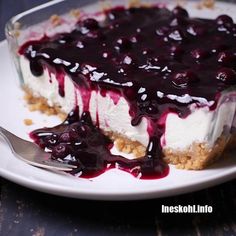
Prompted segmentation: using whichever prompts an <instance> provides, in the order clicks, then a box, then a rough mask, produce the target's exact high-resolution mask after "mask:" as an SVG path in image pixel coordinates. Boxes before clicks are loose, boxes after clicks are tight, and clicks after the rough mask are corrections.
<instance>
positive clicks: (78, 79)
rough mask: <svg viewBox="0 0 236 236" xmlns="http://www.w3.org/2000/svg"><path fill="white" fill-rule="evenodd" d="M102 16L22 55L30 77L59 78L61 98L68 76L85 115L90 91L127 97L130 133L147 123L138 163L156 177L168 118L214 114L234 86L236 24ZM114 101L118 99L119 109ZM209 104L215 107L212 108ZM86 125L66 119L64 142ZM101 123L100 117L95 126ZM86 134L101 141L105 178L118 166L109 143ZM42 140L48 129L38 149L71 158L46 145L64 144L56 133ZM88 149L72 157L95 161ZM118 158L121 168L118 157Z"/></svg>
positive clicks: (170, 14) (121, 11)
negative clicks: (107, 169)
mask: <svg viewBox="0 0 236 236" xmlns="http://www.w3.org/2000/svg"><path fill="white" fill-rule="evenodd" d="M105 16H106V17H105V20H104V21H102V22H98V21H96V20H95V19H92V18H89V19H86V20H80V21H79V22H78V23H77V24H76V27H75V29H74V30H73V31H72V32H71V33H63V34H58V35H55V36H54V37H51V38H48V37H47V36H44V37H43V38H42V39H41V40H38V41H29V42H27V43H25V44H24V45H23V46H22V47H21V48H20V50H19V53H20V54H21V55H24V56H25V57H26V58H27V59H28V60H29V61H30V69H31V72H32V74H33V75H35V76H39V75H41V74H42V73H43V68H44V67H47V68H50V70H52V72H53V73H55V74H56V75H57V79H58V82H59V93H60V95H61V96H64V75H65V74H69V75H70V77H71V78H72V80H73V81H74V82H75V84H76V86H78V87H79V89H80V90H81V91H82V100H83V112H85V113H84V114H87V116H88V112H89V109H88V108H89V106H88V104H89V100H90V97H91V91H96V92H100V93H101V94H102V95H103V96H106V91H112V92H114V94H117V96H118V97H119V96H122V97H124V98H125V99H126V101H127V102H128V104H129V107H130V115H131V117H132V122H131V123H132V125H133V126H136V125H138V124H139V123H140V122H141V120H142V118H143V117H145V118H147V120H148V133H149V136H150V140H149V145H148V147H147V151H146V156H145V157H143V158H142V159H140V161H141V162H142V163H139V164H140V166H143V165H147V166H148V167H147V169H148V170H149V172H150V173H152V171H150V166H152V168H153V170H155V169H156V168H157V169H159V168H160V169H161V167H163V168H164V166H165V165H163V162H162V161H161V158H162V156H163V154H162V150H161V149H162V148H161V145H160V139H161V136H162V135H163V133H164V131H165V118H166V116H167V114H168V113H169V112H174V113H177V114H178V115H179V117H182V118H184V117H187V116H188V115H189V114H190V112H191V111H190V108H189V107H190V105H191V104H193V103H195V104H197V105H198V106H199V107H201V106H209V108H210V109H212V110H213V109H215V107H216V104H217V101H218V98H219V97H220V94H221V92H222V91H223V90H225V89H227V88H228V87H230V86H232V85H234V84H236V72H235V70H236V44H235V41H236V25H235V24H234V23H233V20H232V19H231V18H230V17H229V16H226V15H222V16H219V17H217V19H215V20H209V19H200V18H190V17H189V14H188V12H187V11H186V10H185V9H183V8H181V7H176V8H175V9H174V10H173V11H169V10H167V9H165V8H158V7H149V8H147V7H145V8H144V7H140V8H129V9H125V8H123V7H119V8H114V9H110V10H108V11H106V12H105ZM104 91H105V92H104ZM186 95H187V96H188V99H187V100H186V99H184V97H186ZM117 96H114V97H115V100H116V101H115V102H117ZM210 101H213V105H212V103H211V105H209V104H210V103H209V102H210ZM115 102H114V103H115ZM83 120H84V118H83V117H81V119H78V121H75V122H72V123H70V122H68V120H67V121H65V122H64V123H63V124H62V125H61V126H59V128H58V129H59V130H60V131H59V134H60V137H61V135H62V133H63V135H62V138H61V139H62V140H64V139H66V138H67V136H68V134H67V132H69V131H67V130H70V128H71V126H72V127H73V125H78V126H80V125H81V124H82V123H83ZM98 120H99V117H98V118H97V124H95V125H96V126H98V125H99V124H98ZM85 123H86V122H85ZM87 128H88V129H92V130H96V132H95V131H94V132H95V133H96V135H95V136H96V137H99V140H100V142H101V143H100V144H101V145H100V144H99V145H100V146H99V148H101V153H102V155H100V154H97V155H96V158H95V159H96V160H95V162H96V163H98V164H97V170H99V171H101V170H102V169H104V165H106V164H107V163H113V161H111V160H113V158H114V157H113V156H112V157H111V155H110V154H109V152H108V151H107V150H108V149H107V148H105V147H106V145H108V144H110V141H108V140H107V139H106V137H105V136H103V134H101V133H99V130H98V128H96V127H93V126H92V125H86V128H85V129H87ZM61 129H62V131H61ZM56 130H57V128H56ZM61 132H62V133H61ZM45 133H46V134H47V133H48V130H46V131H44V130H38V131H35V132H34V133H33V137H34V138H35V139H36V142H38V143H39V144H40V145H42V146H43V147H47V148H49V149H50V150H52V155H54V156H57V153H60V152H62V153H66V154H68V153H69V150H68V148H69V147H68V145H67V146H63V145H64V141H63V142H61V141H60V142H61V143H59V145H62V146H58V147H57V148H54V147H53V148H52V146H50V145H51V144H50V143H48V142H46V141H45V140H47V139H48V138H49V140H50V139H51V138H52V140H53V141H52V142H56V143H57V144H58V142H59V141H55V140H54V139H53V137H51V136H53V135H56V136H55V137H58V135H59V134H58V133H57V131H55V133H54V129H53V132H52V134H50V135H51V136H50V135H49V137H48V136H47V135H46V136H45V137H44V135H43V134H45ZM65 133H66V134H65ZM88 133H89V132H88ZM36 137H37V138H36ZM92 137H93V135H92ZM92 137H90V138H88V140H89V139H92ZM56 140H57V139H56ZM88 140H87V141H88ZM87 141H86V142H87ZM49 142H51V141H49ZM88 143H89V141H88ZM104 145H105V146H104ZM72 146H73V145H72ZM72 146H71V147H70V148H72ZM88 146H89V148H85V150H86V151H85V152H84V151H83V155H80V154H79V155H77V154H76V155H74V156H76V157H75V159H76V161H78V162H80V157H81V158H82V156H86V152H88V154H87V155H90V154H89V153H90V152H89V150H92V147H91V149H90V145H88ZM102 146H103V147H102ZM108 146H109V145H108ZM76 148H77V147H76ZM76 148H74V147H73V148H72V149H73V151H72V153H76ZM54 149H55V150H54ZM78 150H80V147H79V148H78ZM78 152H79V151H78ZM92 153H93V152H92ZM96 153H97V152H96ZM91 155H92V154H91ZM79 156H80V157H79ZM58 157H59V156H58ZM77 157H79V158H77ZM116 158H118V159H117V160H118V162H119V163H121V162H122V161H121V160H120V159H119V158H120V157H116ZM62 159H63V158H62ZM64 159H65V158H64ZM64 159H63V160H64ZM108 159H109V161H108ZM122 160H123V159H122ZM70 161H73V160H70ZM133 162H134V161H133ZM133 162H132V164H130V162H129V161H128V164H127V165H128V166H130V165H131V166H132V165H133ZM138 162H139V161H135V163H136V164H137V163H138ZM122 163H123V164H124V163H125V162H122ZM144 163H145V164H144ZM123 164H122V165H123ZM136 164H135V165H136ZM127 165H126V164H124V166H126V167H127ZM127 168H128V169H130V167H127ZM85 169H86V168H85ZM95 169H96V168H95ZM141 169H145V168H144V167H143V168H141ZM164 169H165V168H164ZM92 172H93V171H92ZM143 172H145V171H143ZM147 172H148V171H147ZM154 172H155V171H154ZM161 172H163V171H161ZM83 173H84V174H85V173H86V170H84V172H83ZM93 173H97V172H96V171H95V172H93ZM85 175H86V174H85ZM144 175H145V174H144Z"/></svg>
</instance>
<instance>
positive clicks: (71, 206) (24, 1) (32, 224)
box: [0, 0, 236, 236]
mask: <svg viewBox="0 0 236 236" xmlns="http://www.w3.org/2000/svg"><path fill="white" fill-rule="evenodd" d="M43 2H45V0H38V1H30V0H21V1H14V0H0V27H1V28H0V39H4V33H3V26H4V24H5V22H6V20H7V19H9V18H10V17H11V16H13V15H15V14H16V13H19V12H21V11H24V10H26V9H28V8H31V7H32V6H34V5H38V4H40V3H43ZM0 60H1V57H0ZM235 186H236V180H233V181H230V182H227V183H224V184H221V185H219V186H216V187H212V188H209V189H205V190H202V191H198V192H195V193H190V194H185V195H180V196H177V197H169V198H162V199H154V200H146V201H133V202H107V201H86V200H78V199H69V198H62V197H56V196H52V195H48V194H44V193H40V192H36V191H32V190H29V189H26V188H24V187H21V186H18V185H16V184H14V183H11V182H9V181H7V180H5V179H0V235H3V236H5V235H10V236H11V235H21V236H27V235H35V236H41V235H50V236H51V235H56V236H57V235H92V236H93V235H114V236H115V235H236V188H235ZM162 204H164V205H179V204H180V205H188V204H190V205H193V204H200V205H211V206H212V207H213V213H211V214H162V213H161V205H162Z"/></svg>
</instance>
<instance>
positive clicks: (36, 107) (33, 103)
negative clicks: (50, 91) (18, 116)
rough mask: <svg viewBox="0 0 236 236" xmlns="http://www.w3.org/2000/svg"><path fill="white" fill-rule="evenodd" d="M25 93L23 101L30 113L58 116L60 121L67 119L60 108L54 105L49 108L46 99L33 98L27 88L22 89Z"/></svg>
mask: <svg viewBox="0 0 236 236" xmlns="http://www.w3.org/2000/svg"><path fill="white" fill-rule="evenodd" d="M23 90H24V92H25V95H24V100H25V101H26V102H27V104H28V107H29V110H30V111H40V112H42V113H44V114H46V115H48V116H51V115H58V116H59V117H60V118H61V119H62V120H64V119H65V118H66V117H67V114H65V113H64V112H62V111H61V107H60V106H57V105H55V106H54V107H50V106H49V105H48V103H47V99H45V98H43V97H35V96H34V95H33V93H32V92H31V91H30V89H28V88H27V87H23Z"/></svg>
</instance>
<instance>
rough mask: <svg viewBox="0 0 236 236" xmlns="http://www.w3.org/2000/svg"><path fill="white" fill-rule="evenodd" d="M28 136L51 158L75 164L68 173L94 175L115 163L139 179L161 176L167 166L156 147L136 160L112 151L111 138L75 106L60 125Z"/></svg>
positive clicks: (166, 173)
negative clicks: (80, 113)
mask: <svg viewBox="0 0 236 236" xmlns="http://www.w3.org/2000/svg"><path fill="white" fill-rule="evenodd" d="M30 137H31V138H32V139H33V140H34V141H35V142H36V143H37V144H38V145H39V146H40V147H41V148H43V149H45V148H47V149H48V151H49V152H51V154H52V158H53V159H56V160H59V161H63V162H64V163H68V164H73V165H76V166H77V167H78V168H77V169H75V170H73V171H72V172H71V174H77V173H79V172H81V173H82V174H81V177H84V178H92V177H96V176H98V175H100V174H102V173H103V172H104V171H106V170H107V169H111V168H115V167H118V168H119V169H121V170H124V171H127V172H129V173H131V174H132V175H133V176H135V177H141V179H157V178H162V177H165V176H166V175H168V173H169V167H168V166H167V165H166V164H165V163H164V162H163V160H162V159H161V158H160V156H159V155H156V153H153V152H156V151H157V150H156V149H155V150H154V149H152V150H150V151H149V152H148V153H147V155H146V156H145V157H143V158H141V159H139V160H128V159H126V158H124V157H122V156H118V155H112V154H111V152H110V149H111V148H112V146H113V143H112V141H111V140H110V139H109V138H108V137H107V136H105V135H104V134H103V133H102V132H101V131H100V130H99V129H98V128H97V127H96V126H94V125H93V122H92V120H91V117H90V114H89V113H88V112H84V113H83V114H82V116H81V117H79V112H78V109H76V110H74V111H73V112H71V113H70V114H69V116H68V117H67V119H66V120H65V121H64V122H63V123H62V124H61V125H58V126H56V127H54V128H45V129H38V130H35V131H33V132H32V133H31V134H30ZM153 157H154V158H153ZM140 174H141V175H140Z"/></svg>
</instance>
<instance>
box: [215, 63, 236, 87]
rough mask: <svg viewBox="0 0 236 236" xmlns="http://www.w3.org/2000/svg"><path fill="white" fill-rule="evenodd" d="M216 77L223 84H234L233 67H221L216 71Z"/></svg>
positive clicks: (234, 74)
mask: <svg viewBox="0 0 236 236" xmlns="http://www.w3.org/2000/svg"><path fill="white" fill-rule="evenodd" d="M216 79H217V80H219V81H221V82H224V83H225V84H236V72H235V70H233V69H230V68H226V67H223V68H221V69H219V70H218V71H217V74H216Z"/></svg>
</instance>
